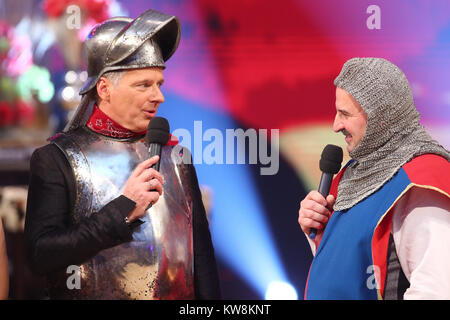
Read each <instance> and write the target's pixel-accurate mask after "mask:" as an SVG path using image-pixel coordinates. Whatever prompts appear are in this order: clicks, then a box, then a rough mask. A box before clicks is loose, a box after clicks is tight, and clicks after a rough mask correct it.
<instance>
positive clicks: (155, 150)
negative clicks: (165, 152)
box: [148, 143, 161, 171]
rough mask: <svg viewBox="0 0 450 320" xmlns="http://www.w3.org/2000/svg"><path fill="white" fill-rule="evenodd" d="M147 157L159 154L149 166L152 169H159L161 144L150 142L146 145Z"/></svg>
mask: <svg viewBox="0 0 450 320" xmlns="http://www.w3.org/2000/svg"><path fill="white" fill-rule="evenodd" d="M148 154H149V157H150V158H151V157H154V156H159V160H158V162H157V163H155V164H154V165H152V166H151V168H152V169H155V170H156V171H159V163H160V162H161V145H160V144H159V143H150V146H149V147H148Z"/></svg>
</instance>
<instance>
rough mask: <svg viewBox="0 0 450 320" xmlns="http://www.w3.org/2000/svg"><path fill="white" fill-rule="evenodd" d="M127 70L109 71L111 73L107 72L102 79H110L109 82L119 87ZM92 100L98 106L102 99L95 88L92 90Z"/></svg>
mask: <svg viewBox="0 0 450 320" xmlns="http://www.w3.org/2000/svg"><path fill="white" fill-rule="evenodd" d="M125 72H126V71H125V70H119V71H109V72H105V73H104V74H103V75H102V77H104V78H106V79H108V80H109V81H111V83H112V84H113V86H114V87H115V86H117V84H118V83H119V81H120V79H122V77H123V75H124V74H125ZM92 89H93V90H91V91H92V93H91V94H92V96H91V97H92V98H93V99H94V100H95V102H96V103H97V104H98V103H99V101H100V97H99V95H98V92H97V87H96V86H95V87H94V88H92Z"/></svg>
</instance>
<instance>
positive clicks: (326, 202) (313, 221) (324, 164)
mask: <svg viewBox="0 0 450 320" xmlns="http://www.w3.org/2000/svg"><path fill="white" fill-rule="evenodd" d="M342 158H343V153H342V148H340V147H338V146H335V145H331V144H329V145H327V146H326V147H325V148H324V150H323V152H322V156H321V159H320V162H319V167H320V170H321V171H322V177H321V179H320V184H319V190H318V191H311V192H310V193H309V194H308V195H307V196H306V197H305V199H303V200H302V201H301V202H300V210H299V218H298V223H299V224H300V226H301V228H302V230H303V232H304V233H306V234H309V237H310V238H311V239H315V237H316V233H317V229H323V228H324V226H325V225H326V223H327V222H328V218H329V216H330V214H331V211H330V210H332V208H333V205H334V202H335V200H336V199H335V198H334V196H332V195H329V193H330V187H331V182H332V180H333V175H334V174H336V173H338V172H339V170H340V168H341V163H342Z"/></svg>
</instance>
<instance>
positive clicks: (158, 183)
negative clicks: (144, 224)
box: [123, 117, 170, 222]
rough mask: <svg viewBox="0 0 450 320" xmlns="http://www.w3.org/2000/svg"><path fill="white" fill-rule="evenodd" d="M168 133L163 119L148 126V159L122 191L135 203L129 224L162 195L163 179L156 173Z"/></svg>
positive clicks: (152, 121)
mask: <svg viewBox="0 0 450 320" xmlns="http://www.w3.org/2000/svg"><path fill="white" fill-rule="evenodd" d="M169 132H170V128H169V123H168V122H167V120H166V119H165V118H162V117H155V118H153V119H152V120H151V121H150V124H149V125H148V129H147V134H146V136H145V139H146V141H147V144H148V145H149V149H148V151H149V159H147V160H145V161H142V162H141V163H140V164H139V165H138V166H137V167H136V168H135V169H134V171H133V172H132V173H131V176H130V178H129V179H128V181H127V182H126V184H125V188H124V191H123V195H124V196H126V197H127V198H129V199H131V200H133V201H134V202H136V208H135V209H134V210H133V211H132V212H131V213H130V215H129V216H128V220H129V221H130V222H132V221H133V220H135V219H139V218H141V217H142V216H143V215H144V214H145V212H146V211H147V210H148V209H149V208H150V207H151V206H152V205H153V204H154V203H156V202H157V201H158V199H159V196H160V195H161V194H162V191H163V184H164V178H163V176H162V175H161V173H159V172H158V171H159V167H160V158H161V150H162V147H163V146H165V145H166V144H167V142H168V141H169V139H170V133H169Z"/></svg>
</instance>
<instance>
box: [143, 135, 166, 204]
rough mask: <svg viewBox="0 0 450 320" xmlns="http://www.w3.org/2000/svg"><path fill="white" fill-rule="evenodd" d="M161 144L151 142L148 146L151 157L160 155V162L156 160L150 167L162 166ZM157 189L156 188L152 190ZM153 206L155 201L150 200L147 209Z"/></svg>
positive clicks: (156, 168) (157, 169)
mask: <svg viewBox="0 0 450 320" xmlns="http://www.w3.org/2000/svg"><path fill="white" fill-rule="evenodd" d="M161 149H162V147H161V145H160V144H159V143H150V146H149V147H148V154H149V158H151V157H154V156H159V160H158V162H156V163H155V164H154V165H152V166H151V167H150V168H152V169H155V170H156V171H159V166H160V162H161ZM152 191H155V190H152ZM152 206H153V202H150V204H149V205H148V207H147V209H146V210H148V209H150V208H151V207H152Z"/></svg>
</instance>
